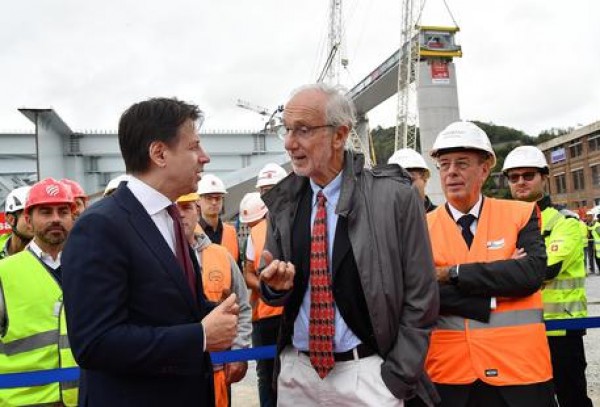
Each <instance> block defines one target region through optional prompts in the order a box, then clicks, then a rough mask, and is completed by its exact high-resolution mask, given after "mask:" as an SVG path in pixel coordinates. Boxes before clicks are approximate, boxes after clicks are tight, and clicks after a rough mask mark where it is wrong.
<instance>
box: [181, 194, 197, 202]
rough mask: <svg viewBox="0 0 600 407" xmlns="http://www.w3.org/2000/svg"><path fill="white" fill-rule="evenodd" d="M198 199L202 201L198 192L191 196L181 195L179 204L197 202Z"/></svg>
mask: <svg viewBox="0 0 600 407" xmlns="http://www.w3.org/2000/svg"><path fill="white" fill-rule="evenodd" d="M198 199H200V195H198V194H197V193H196V192H192V193H191V194H187V195H181V196H180V197H179V198H177V202H178V203H179V202H196V201H197V200H198Z"/></svg>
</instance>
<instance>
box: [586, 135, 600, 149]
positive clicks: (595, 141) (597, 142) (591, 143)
mask: <svg viewBox="0 0 600 407" xmlns="http://www.w3.org/2000/svg"><path fill="white" fill-rule="evenodd" d="M588 150H589V151H598V150H600V134H596V135H594V136H592V135H590V136H589V138H588Z"/></svg>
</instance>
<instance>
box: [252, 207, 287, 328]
mask: <svg viewBox="0 0 600 407" xmlns="http://www.w3.org/2000/svg"><path fill="white" fill-rule="evenodd" d="M250 238H251V239H252V246H253V247H254V270H255V271H258V268H259V267H260V260H261V257H262V253H263V250H264V248H265V242H266V241H267V220H266V219H262V220H261V221H260V222H258V223H257V224H256V225H254V226H253V227H252V228H251V229H250ZM250 301H251V302H252V304H253V308H252V321H258V320H259V319H265V318H270V317H274V316H277V315H281V313H282V312H283V307H272V306H270V305H267V304H266V303H265V302H264V301H263V299H262V298H260V294H259V293H258V292H256V291H254V290H253V291H252V294H251V296H250Z"/></svg>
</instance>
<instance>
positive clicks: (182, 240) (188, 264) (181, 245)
mask: <svg viewBox="0 0 600 407" xmlns="http://www.w3.org/2000/svg"><path fill="white" fill-rule="evenodd" d="M167 212H168V213H169V215H170V216H171V218H172V219H173V228H174V229H175V253H176V256H177V260H178V261H179V264H180V265H181V268H182V269H183V272H184V274H185V279H186V280H187V282H188V285H189V286H190V289H191V290H192V294H194V298H196V274H195V273H194V266H193V264H192V258H191V257H190V250H189V244H188V242H187V239H186V237H185V232H184V231H183V225H182V224H181V216H180V215H179V209H177V205H176V204H172V205H169V206H167Z"/></svg>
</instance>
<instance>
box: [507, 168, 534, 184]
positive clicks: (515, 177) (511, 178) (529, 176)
mask: <svg viewBox="0 0 600 407" xmlns="http://www.w3.org/2000/svg"><path fill="white" fill-rule="evenodd" d="M535 174H537V171H527V172H521V173H514V172H513V173H511V174H508V175H507V176H506V178H508V182H510V183H511V184H516V183H517V182H519V180H520V179H521V177H523V179H524V180H525V181H532V180H533V179H534V178H535Z"/></svg>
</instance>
